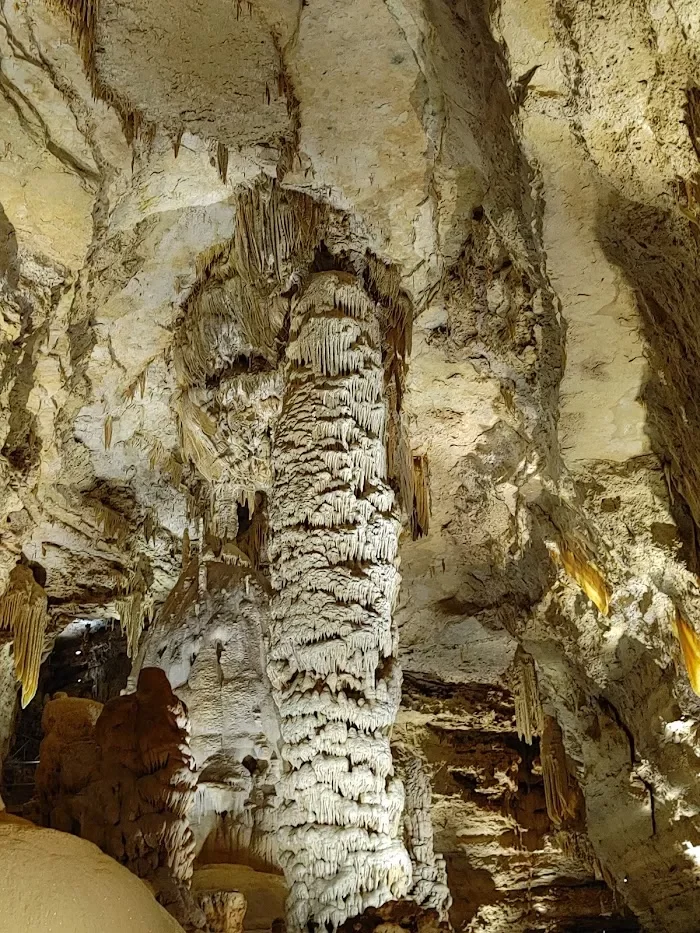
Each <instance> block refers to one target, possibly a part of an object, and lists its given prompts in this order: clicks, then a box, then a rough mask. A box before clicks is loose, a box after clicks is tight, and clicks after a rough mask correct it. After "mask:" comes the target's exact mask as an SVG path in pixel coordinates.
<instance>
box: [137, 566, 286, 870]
mask: <svg viewBox="0 0 700 933" xmlns="http://www.w3.org/2000/svg"><path fill="white" fill-rule="evenodd" d="M269 599H270V593H269V584H268V583H267V582H266V581H265V579H264V578H263V577H262V576H261V575H260V574H257V573H255V572H254V571H252V570H251V569H250V568H249V567H235V566H228V565H226V564H223V563H221V562H217V561H209V562H207V564H206V568H205V588H204V590H203V591H200V574H199V568H198V562H197V559H196V558H195V559H193V560H192V561H191V562H190V565H189V566H188V567H186V568H185V569H184V571H183V573H182V576H181V578H180V580H179V581H178V583H177V585H176V587H175V588H174V589H173V592H172V593H171V594H170V597H169V598H168V600H167V602H166V603H165V605H164V607H163V609H162V611H161V612H160V614H159V617H158V619H157V620H156V623H155V624H154V626H153V627H152V628H151V629H150V631H148V632H147V633H146V634H145V637H144V642H143V645H142V650H141V651H140V653H139V657H138V659H137V661H136V663H135V665H134V670H133V672H132V679H135V678H136V677H137V676H138V673H139V671H140V670H141V668H142V667H151V666H153V667H159V668H161V669H162V670H163V671H164V672H165V674H166V676H167V677H168V679H169V681H170V683H171V684H172V687H173V690H174V692H175V693H176V694H177V696H178V697H179V698H180V699H181V700H182V701H183V702H184V703H185V704H186V706H187V710H188V715H189V720H190V743H189V744H190V749H191V752H192V756H193V758H194V761H195V764H196V768H197V774H196V781H197V785H196V794H195V799H194V803H193V806H192V809H191V810H190V811H189V814H188V820H189V823H190V825H191V827H192V830H193V832H194V836H195V845H196V851H197V855H198V858H199V860H200V863H201V862H216V861H232V862H238V863H244V864H245V863H247V862H254V863H256V864H257V863H260V862H262V863H264V865H266V866H268V867H269V866H277V832H276V823H275V813H274V807H275V803H276V798H275V785H276V782H277V776H278V775H279V767H280V761H279V758H278V748H277V746H278V738H279V726H278V721H277V713H276V709H275V707H274V703H273V701H272V697H271V695H270V688H269V683H268V681H267V677H266V674H265V669H264V665H265V661H264V648H263V632H264V631H266V630H267V628H268V624H269Z"/></svg>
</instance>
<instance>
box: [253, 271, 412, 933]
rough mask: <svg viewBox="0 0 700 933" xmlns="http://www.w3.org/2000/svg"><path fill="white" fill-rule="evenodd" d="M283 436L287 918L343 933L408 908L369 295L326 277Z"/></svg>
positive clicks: (279, 641) (299, 347)
mask: <svg viewBox="0 0 700 933" xmlns="http://www.w3.org/2000/svg"><path fill="white" fill-rule="evenodd" d="M285 377H286V389H285V395H284V402H283V407H282V414H281V416H280V421H279V423H278V426H277V433H276V436H275V449H274V454H273V464H274V470H275V474H274V475H275V480H274V487H273V495H272V502H271V526H272V536H271V543H270V557H271V561H272V583H273V586H274V588H275V589H276V590H277V597H276V599H275V601H274V603H273V608H272V622H271V626H270V649H269V657H268V673H269V676H270V680H271V682H272V686H273V691H274V697H275V700H276V702H277V705H278V708H279V713H280V719H281V734H282V757H283V759H284V761H285V762H286V764H287V768H288V772H287V773H286V774H285V775H284V776H283V778H282V780H281V783H280V788H279V791H280V796H281V797H282V805H281V807H280V809H279V811H278V821H279V827H280V828H279V839H280V841H279V847H280V853H279V857H280V862H281V864H282V867H283V868H284V871H285V874H286V877H287V880H288V883H289V885H290V896H289V917H290V919H291V921H292V923H293V925H294V927H295V928H299V929H301V928H303V927H305V926H306V924H307V923H309V922H315V923H319V924H324V923H327V924H329V925H330V926H331V927H333V928H335V927H337V926H338V925H340V924H341V923H342V922H343V921H344V920H346V919H348V918H349V917H353V916H357V915H358V914H361V913H362V912H363V911H364V909H365V908H366V907H369V906H379V905H380V904H382V903H384V902H385V901H388V900H392V899H394V898H396V897H400V896H401V895H403V894H405V893H406V891H407V890H408V887H409V885H410V879H411V866H410V862H409V859H408V856H407V853H406V850H405V849H404V847H403V844H402V842H401V840H400V838H399V824H400V818H401V811H402V806H403V788H402V786H401V784H400V783H399V782H398V781H397V780H396V779H395V778H394V777H393V766H392V759H391V749H390V747H389V730H390V728H391V726H392V724H393V722H394V719H395V718H396V713H397V710H398V706H399V701H400V683H401V681H400V671H399V666H398V660H397V633H396V627H395V625H394V622H393V609H394V602H395V599H396V593H397V587H398V572H397V569H396V556H397V543H398V535H397V523H396V520H395V518H394V516H393V514H392V506H393V499H394V497H393V493H392V491H391V489H390V488H389V487H388V486H387V483H386V452H385V432H386V417H387V412H386V402H385V398H384V373H383V367H382V360H381V353H380V347H379V324H378V320H377V316H376V309H375V307H374V305H373V303H372V302H371V301H370V300H369V299H368V297H367V295H366V294H365V293H364V292H363V290H362V288H361V287H360V285H359V284H358V282H357V281H356V280H354V279H353V278H351V277H349V276H345V275H341V274H338V273H333V272H329V273H322V274H318V275H315V276H313V277H312V278H311V279H310V281H309V283H308V285H307V286H306V287H305V290H304V292H303V294H302V295H301V297H300V298H299V299H298V300H297V301H296V302H295V303H294V306H293V309H292V317H291V326H290V340H289V346H288V348H287V356H286V367H285Z"/></svg>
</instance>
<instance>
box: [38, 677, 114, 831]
mask: <svg viewBox="0 0 700 933" xmlns="http://www.w3.org/2000/svg"><path fill="white" fill-rule="evenodd" d="M102 709H103V707H102V703H98V702H97V701H96V700H87V699H83V698H82V697H69V696H67V695H66V694H57V695H56V696H55V697H54V698H53V699H52V700H49V701H48V703H47V704H46V706H45V707H44V713H43V715H42V717H41V727H42V730H43V732H44V738H43V740H42V742H41V747H40V750H39V766H38V768H37V771H36V788H37V795H38V800H39V812H40V813H41V818H42V822H43V823H44V825H45V826H50V827H51V828H52V829H60V830H63V831H64V832H76V833H80V831H81V827H82V824H83V808H84V805H85V803H86V797H85V791H86V789H87V788H88V787H89V785H90V784H91V783H93V782H95V781H97V780H98V779H99V773H100V752H99V748H98V746H97V741H96V739H95V723H96V722H97V720H98V719H99V717H100V714H101V712H102Z"/></svg>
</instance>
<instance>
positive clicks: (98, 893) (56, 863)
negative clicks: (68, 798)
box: [0, 822, 182, 933]
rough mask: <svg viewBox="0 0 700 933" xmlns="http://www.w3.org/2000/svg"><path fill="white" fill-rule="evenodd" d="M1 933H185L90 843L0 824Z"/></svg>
mask: <svg viewBox="0 0 700 933" xmlns="http://www.w3.org/2000/svg"><path fill="white" fill-rule="evenodd" d="M0 863H1V864H2V869H1V870H0V903H2V907H3V910H2V918H1V919H0V929H2V930H7V933H10V931H13V933H14V931H19V930H27V931H29V930H31V931H32V933H58V931H59V930H70V931H71V933H95V931H96V930H100V931H101V933H182V927H181V926H180V925H179V924H178V923H177V922H176V921H175V920H174V919H173V918H172V917H171V916H170V914H168V913H167V912H166V911H165V909H164V908H163V907H161V906H160V905H159V904H158V903H157V901H156V900H155V898H154V897H153V895H152V893H151V892H150V891H149V890H148V888H147V887H146V885H145V884H144V883H143V882H142V881H139V879H138V878H136V877H135V876H134V875H133V874H132V873H131V872H129V871H127V869H126V868H124V867H123V866H122V865H119V864H118V863H117V862H115V861H114V859H111V858H109V857H108V856H107V855H104V854H103V853H102V852H100V850H99V849H98V848H97V847H96V846H94V845H92V844H91V843H89V842H85V841H84V840H82V839H78V838H77V837H75V836H71V835H68V833H60V832H56V831H55V830H52V829H37V827H36V826H32V825H31V824H30V823H25V822H21V823H6V822H0Z"/></svg>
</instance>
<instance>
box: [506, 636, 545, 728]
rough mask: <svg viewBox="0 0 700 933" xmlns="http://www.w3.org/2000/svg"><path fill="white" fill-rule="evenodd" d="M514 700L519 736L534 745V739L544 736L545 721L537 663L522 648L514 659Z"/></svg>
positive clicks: (519, 648)
mask: <svg viewBox="0 0 700 933" xmlns="http://www.w3.org/2000/svg"><path fill="white" fill-rule="evenodd" d="M513 699H514V700H515V724H516V726H517V729H518V736H519V737H520V738H521V739H523V740H524V741H525V742H527V744H528V745H532V737H533V736H534V735H542V730H543V726H544V719H543V712H542V704H541V703H540V695H539V692H538V690H537V672H536V671H535V662H534V660H533V658H532V656H531V655H529V654H527V652H525V651H523V649H522V648H521V647H518V650H517V651H516V652H515V658H514V659H513Z"/></svg>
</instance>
